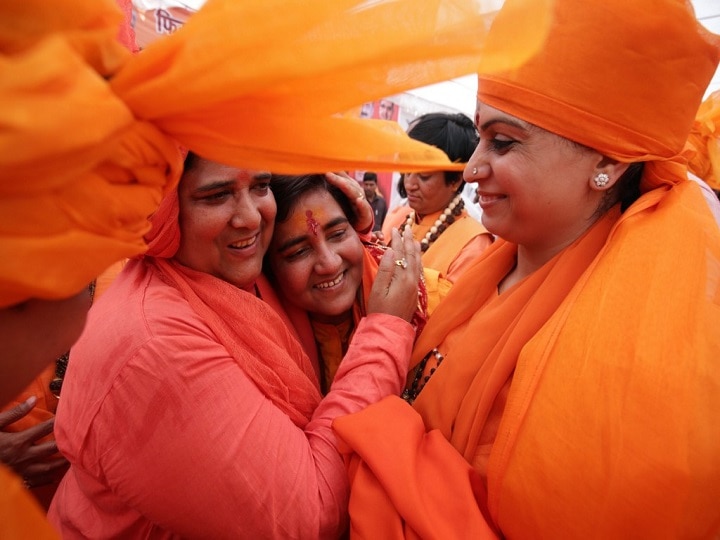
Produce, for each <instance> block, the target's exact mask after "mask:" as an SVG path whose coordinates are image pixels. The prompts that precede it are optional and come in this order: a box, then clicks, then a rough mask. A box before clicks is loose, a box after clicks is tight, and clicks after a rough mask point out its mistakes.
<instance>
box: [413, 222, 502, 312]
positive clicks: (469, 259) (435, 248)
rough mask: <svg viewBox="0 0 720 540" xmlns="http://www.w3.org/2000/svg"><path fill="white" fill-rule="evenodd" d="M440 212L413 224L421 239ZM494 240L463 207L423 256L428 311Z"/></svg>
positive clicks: (433, 308) (416, 233) (418, 239)
mask: <svg viewBox="0 0 720 540" xmlns="http://www.w3.org/2000/svg"><path fill="white" fill-rule="evenodd" d="M440 214H441V212H436V213H434V214H430V215H427V216H425V217H423V219H422V220H420V223H415V224H413V226H412V231H413V236H414V237H415V240H417V241H418V242H419V241H420V240H422V239H423V238H425V235H426V234H427V233H428V231H429V230H430V228H431V227H432V226H433V225H434V224H435V221H437V219H438V217H440ZM492 242H493V236H492V235H491V234H490V233H489V232H488V231H487V229H486V228H485V227H484V226H483V225H482V223H480V222H479V221H477V220H476V219H475V218H473V217H472V216H470V215H469V214H468V213H467V210H463V211H462V213H461V214H460V215H459V216H458V217H457V218H456V219H455V222H454V223H453V224H452V225H450V226H449V227H448V228H447V229H445V230H444V231H443V232H442V234H440V236H438V238H437V240H435V242H433V243H432V244H430V247H429V248H428V250H427V251H426V252H425V253H423V255H422V263H423V271H424V274H425V283H426V285H427V289H428V313H429V314H432V312H433V311H435V308H437V306H438V304H439V303H440V301H441V300H442V299H443V298H445V297H446V296H447V294H448V292H449V291H450V289H451V288H452V285H453V283H455V282H456V281H457V280H458V279H459V278H460V276H462V274H463V273H464V272H465V270H467V269H468V268H469V267H470V266H471V265H472V264H473V263H474V262H475V259H477V258H478V257H479V256H480V255H481V254H482V252H483V251H485V250H486V249H487V248H488V247H490V245H491V244H492Z"/></svg>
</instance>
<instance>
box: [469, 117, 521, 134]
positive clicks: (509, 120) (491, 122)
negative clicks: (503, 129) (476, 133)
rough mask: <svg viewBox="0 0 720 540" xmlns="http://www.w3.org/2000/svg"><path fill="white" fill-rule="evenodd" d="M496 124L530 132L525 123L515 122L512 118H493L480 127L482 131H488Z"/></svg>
mask: <svg viewBox="0 0 720 540" xmlns="http://www.w3.org/2000/svg"><path fill="white" fill-rule="evenodd" d="M495 124H506V125H508V126H512V127H516V128H518V129H522V130H523V131H529V127H528V124H526V123H525V122H521V121H519V120H514V119H512V118H491V119H490V120H488V121H487V122H485V123H484V124H483V125H481V126H480V131H487V129H488V128H490V127H491V126H493V125H495Z"/></svg>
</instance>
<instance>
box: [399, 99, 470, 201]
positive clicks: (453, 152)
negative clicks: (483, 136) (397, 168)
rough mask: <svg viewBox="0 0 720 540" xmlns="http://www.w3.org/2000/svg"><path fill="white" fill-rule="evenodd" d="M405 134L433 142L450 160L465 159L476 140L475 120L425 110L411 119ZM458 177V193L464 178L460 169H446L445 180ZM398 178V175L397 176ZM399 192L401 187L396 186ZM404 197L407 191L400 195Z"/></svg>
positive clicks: (459, 160)
mask: <svg viewBox="0 0 720 540" xmlns="http://www.w3.org/2000/svg"><path fill="white" fill-rule="evenodd" d="M408 136H409V137H410V138H411V139H415V140H416V141H420V142H424V143H426V144H430V145H432V146H435V147H437V148H439V149H440V150H442V151H443V152H445V154H447V157H448V158H449V159H450V161H452V162H456V163H467V162H468V161H469V160H470V157H471V156H472V155H473V152H474V151H475V148H476V147H477V145H478V142H479V141H480V137H479V136H478V133H477V129H475V124H474V123H473V121H472V120H471V119H470V117H469V116H466V115H464V114H462V113H455V114H450V113H440V112H438V113H428V114H424V115H422V116H420V117H418V118H417V119H415V120H413V122H412V123H411V124H410V129H409V130H408ZM458 179H460V180H461V182H460V185H459V186H458V189H457V191H458V193H459V192H460V191H461V190H462V188H463V186H464V185H465V182H464V181H462V172H461V171H446V172H445V183H446V184H447V185H450V184H454V183H455V182H457V181H458ZM400 180H401V181H402V178H401V179H400ZM398 191H399V192H400V194H401V195H403V192H404V191H405V189H404V187H403V189H402V190H401V189H400V186H398ZM403 196H404V197H405V196H407V194H405V195H403Z"/></svg>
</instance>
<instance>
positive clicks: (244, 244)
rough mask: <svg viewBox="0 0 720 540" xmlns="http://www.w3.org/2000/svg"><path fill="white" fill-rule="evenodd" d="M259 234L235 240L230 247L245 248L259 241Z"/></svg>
mask: <svg viewBox="0 0 720 540" xmlns="http://www.w3.org/2000/svg"><path fill="white" fill-rule="evenodd" d="M258 236H260V235H258V234H256V235H255V236H253V237H251V238H246V239H244V240H238V241H237V242H233V243H232V244H229V245H228V247H229V248H232V249H245V248H248V247H250V246H252V245H254V244H255V243H256V242H257V239H258Z"/></svg>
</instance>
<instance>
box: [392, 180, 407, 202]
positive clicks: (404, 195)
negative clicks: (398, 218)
mask: <svg viewBox="0 0 720 540" xmlns="http://www.w3.org/2000/svg"><path fill="white" fill-rule="evenodd" d="M395 187H397V190H398V193H399V194H400V196H401V197H402V198H403V199H407V191H405V175H404V174H401V175H400V178H398V182H397V186H395Z"/></svg>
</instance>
